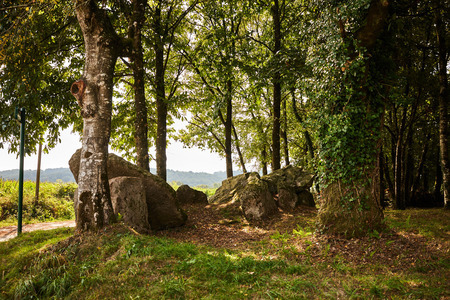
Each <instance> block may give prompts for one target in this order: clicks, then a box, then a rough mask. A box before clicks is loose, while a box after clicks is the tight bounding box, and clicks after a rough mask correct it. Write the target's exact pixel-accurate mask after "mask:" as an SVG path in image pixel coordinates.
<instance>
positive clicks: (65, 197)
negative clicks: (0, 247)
mask: <svg viewBox="0 0 450 300" xmlns="http://www.w3.org/2000/svg"><path fill="white" fill-rule="evenodd" d="M76 188H77V185H76V184H75V183H62V182H56V183H51V182H41V184H40V188H39V200H38V201H35V194H36V183H35V182H33V181H25V182H24V185H23V210H22V220H23V223H25V224H29V223H39V222H46V221H57V220H70V219H73V218H74V216H75V213H74V209H73V195H74V192H75V189H76ZM18 190H19V183H18V182H17V181H13V180H2V179H0V227H2V226H10V225H17V209H18V198H19V191H18Z"/></svg>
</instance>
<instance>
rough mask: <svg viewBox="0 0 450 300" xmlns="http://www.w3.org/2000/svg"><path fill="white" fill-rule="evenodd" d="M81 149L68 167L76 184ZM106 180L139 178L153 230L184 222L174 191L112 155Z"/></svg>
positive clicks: (74, 155) (148, 174) (161, 181)
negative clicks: (143, 189) (143, 188)
mask: <svg viewBox="0 0 450 300" xmlns="http://www.w3.org/2000/svg"><path fill="white" fill-rule="evenodd" d="M80 155H81V149H78V150H77V151H76V152H75V153H74V154H73V155H72V157H71V158H70V161H69V167H70V170H71V171H72V174H73V176H74V178H75V180H76V181H77V182H78V174H79V168H80ZM107 165H108V180H111V179H113V178H116V177H137V178H141V180H142V182H143V185H144V187H145V199H146V203H147V212H148V222H149V223H150V226H151V228H152V229H153V230H159V229H164V228H171V227H178V226H181V225H183V224H184V223H185V222H186V219H187V216H186V214H185V213H184V212H183V211H182V210H181V209H180V208H179V207H178V203H177V201H176V192H175V190H174V189H173V188H172V187H171V186H170V185H169V184H168V183H167V182H165V181H164V180H163V179H161V178H160V177H158V176H156V175H153V174H151V173H150V172H148V171H145V170H143V169H141V168H139V167H138V166H136V165H134V164H132V163H130V162H128V161H126V160H124V159H123V158H121V157H119V156H117V155H115V154H113V153H109V154H108V164H107Z"/></svg>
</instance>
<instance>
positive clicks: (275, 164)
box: [272, 0, 281, 171]
mask: <svg viewBox="0 0 450 300" xmlns="http://www.w3.org/2000/svg"><path fill="white" fill-rule="evenodd" d="M280 14H281V12H280V6H279V3H278V0H275V1H274V4H273V6H272V22H273V31H274V36H273V40H274V48H273V55H274V61H275V62H276V60H277V59H278V56H279V55H280V53H279V52H280V50H281V22H280ZM272 84H273V103H272V110H273V111H272V113H273V115H272V118H273V128H272V169H273V170H272V171H274V170H278V169H279V168H280V167H281V164H280V161H281V154H280V152H281V149H280V148H281V147H280V117H281V109H280V108H281V74H280V71H279V70H278V68H277V67H276V70H275V71H274V74H273V77H272Z"/></svg>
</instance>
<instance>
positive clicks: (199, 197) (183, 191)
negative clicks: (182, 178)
mask: <svg viewBox="0 0 450 300" xmlns="http://www.w3.org/2000/svg"><path fill="white" fill-rule="evenodd" d="M177 201H178V204H180V205H181V204H192V203H199V204H204V205H207V204H208V197H207V196H206V194H205V193H203V192H201V191H197V190H195V189H193V188H191V187H190V186H188V185H186V184H183V185H182V186H180V187H178V189H177Z"/></svg>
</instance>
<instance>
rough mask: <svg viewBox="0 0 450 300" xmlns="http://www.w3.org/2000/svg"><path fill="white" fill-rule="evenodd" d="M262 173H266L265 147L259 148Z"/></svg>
mask: <svg viewBox="0 0 450 300" xmlns="http://www.w3.org/2000/svg"><path fill="white" fill-rule="evenodd" d="M261 164H262V174H263V175H267V152H266V147H264V148H263V149H262V150H261Z"/></svg>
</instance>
